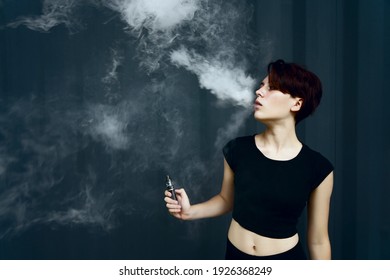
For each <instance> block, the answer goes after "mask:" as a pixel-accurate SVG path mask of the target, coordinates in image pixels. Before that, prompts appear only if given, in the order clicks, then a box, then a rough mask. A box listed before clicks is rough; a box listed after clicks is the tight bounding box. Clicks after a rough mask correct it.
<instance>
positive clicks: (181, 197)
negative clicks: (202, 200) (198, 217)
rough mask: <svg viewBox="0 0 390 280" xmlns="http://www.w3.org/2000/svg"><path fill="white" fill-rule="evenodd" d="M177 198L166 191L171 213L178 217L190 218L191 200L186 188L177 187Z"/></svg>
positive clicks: (181, 218) (167, 204) (165, 199)
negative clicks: (173, 197)
mask: <svg viewBox="0 0 390 280" xmlns="http://www.w3.org/2000/svg"><path fill="white" fill-rule="evenodd" d="M175 192H176V197H177V200H174V199H172V198H171V197H172V194H171V193H170V192H169V191H165V198H164V201H165V202H166V207H167V208H168V211H169V213H170V214H171V215H172V216H174V217H175V218H177V219H180V220H188V219H189V217H190V208H191V204H190V200H189V198H188V196H187V193H186V191H185V190H184V189H175Z"/></svg>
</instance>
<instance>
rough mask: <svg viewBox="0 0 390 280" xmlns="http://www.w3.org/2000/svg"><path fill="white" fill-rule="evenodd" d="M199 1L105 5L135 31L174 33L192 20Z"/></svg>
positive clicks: (120, 0)
mask: <svg viewBox="0 0 390 280" xmlns="http://www.w3.org/2000/svg"><path fill="white" fill-rule="evenodd" d="M199 2H200V1H199V0H164V1H161V0H148V1H145V0H111V1H105V3H104V4H105V5H106V6H108V7H110V8H111V9H114V10H117V11H119V12H120V13H121V16H122V18H123V20H125V21H126V22H127V23H128V24H129V25H130V27H131V28H132V29H133V30H135V31H140V30H142V28H146V29H148V30H149V31H150V32H158V31H172V30H173V29H174V28H176V27H177V26H178V25H180V24H181V23H182V22H183V21H187V20H191V19H192V18H193V17H194V14H195V12H196V11H197V10H198V8H199Z"/></svg>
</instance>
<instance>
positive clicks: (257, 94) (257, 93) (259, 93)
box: [256, 87, 264, 97]
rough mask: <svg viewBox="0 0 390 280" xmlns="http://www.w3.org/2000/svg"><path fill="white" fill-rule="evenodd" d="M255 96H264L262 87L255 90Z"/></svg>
mask: <svg viewBox="0 0 390 280" xmlns="http://www.w3.org/2000/svg"><path fill="white" fill-rule="evenodd" d="M256 96H257V97H264V90H263V87H261V88H259V89H258V90H256Z"/></svg>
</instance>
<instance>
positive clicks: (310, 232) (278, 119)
mask: <svg viewBox="0 0 390 280" xmlns="http://www.w3.org/2000/svg"><path fill="white" fill-rule="evenodd" d="M303 102H304V100H302V99H301V98H299V97H292V96H291V95H290V94H285V93H282V92H280V91H278V90H273V89H270V87H269V83H268V77H266V78H265V79H264V80H263V81H262V83H261V85H260V88H259V89H258V90H256V102H255V104H254V118H255V119H256V120H257V121H259V122H261V123H263V124H265V126H266V129H265V131H264V132H262V133H261V134H258V135H256V136H255V143H256V146H257V148H258V149H259V150H260V151H261V152H262V153H263V154H264V155H265V156H266V157H268V158H270V159H273V160H281V161H283V160H289V159H292V158H294V157H295V156H297V155H298V154H299V152H300V150H301V148H302V143H301V142H300V141H299V140H298V138H297V135H296V131H295V118H294V116H295V114H296V112H297V111H299V110H300V108H301V106H302V104H303ZM332 189H333V172H331V173H330V174H329V175H328V176H327V177H326V178H325V179H324V180H323V181H322V183H321V184H320V185H319V186H318V187H317V188H316V189H315V190H314V191H313V192H312V193H311V195H310V198H309V201H308V207H307V211H308V215H307V216H308V218H307V245H308V250H309V257H310V259H323V260H326V259H331V245H330V241H329V234H328V220H329V206H330V198H331V194H332ZM176 194H177V198H178V201H175V200H172V199H171V198H170V196H171V194H170V193H169V192H167V191H166V192H165V202H166V206H167V208H168V211H169V212H170V214H171V215H172V216H174V217H176V218H178V219H181V220H195V219H202V218H210V217H216V216H220V215H223V214H226V213H228V212H230V211H231V210H232V208H233V200H234V172H233V171H232V169H231V168H230V166H229V164H228V163H227V162H226V160H224V174H223V180H222V186H221V190H220V192H219V193H218V194H217V195H215V196H214V197H212V198H211V199H209V200H207V201H205V202H202V203H198V204H193V205H192V204H191V203H190V201H189V198H188V196H187V194H186V192H185V190H184V189H177V190H176ZM228 238H229V240H230V241H231V242H232V243H233V245H234V246H235V247H237V248H238V249H239V250H241V251H243V252H245V253H247V254H251V255H257V256H265V255H274V254H278V253H282V252H285V251H287V250H289V249H291V248H293V247H294V246H295V245H296V244H297V243H298V240H299V236H298V234H295V235H294V236H292V237H289V238H284V239H275V238H269V237H265V236H261V235H258V234H256V233H253V232H251V231H249V230H246V229H244V228H243V227H241V226H240V225H239V224H238V223H237V222H236V221H235V220H234V219H232V221H231V224H230V227H229V232H228Z"/></svg>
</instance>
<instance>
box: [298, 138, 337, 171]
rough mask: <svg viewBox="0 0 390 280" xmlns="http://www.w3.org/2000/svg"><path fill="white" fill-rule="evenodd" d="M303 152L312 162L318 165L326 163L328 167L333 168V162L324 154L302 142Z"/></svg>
mask: <svg viewBox="0 0 390 280" xmlns="http://www.w3.org/2000/svg"><path fill="white" fill-rule="evenodd" d="M303 153H304V155H305V156H306V158H307V159H308V160H309V161H310V162H311V163H312V164H318V165H320V166H321V165H326V166H328V167H329V168H332V169H333V164H332V163H331V161H330V160H329V159H328V158H327V157H326V156H324V155H323V154H322V153H321V152H319V151H317V150H315V149H312V148H311V147H309V146H308V145H306V144H304V143H303Z"/></svg>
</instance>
